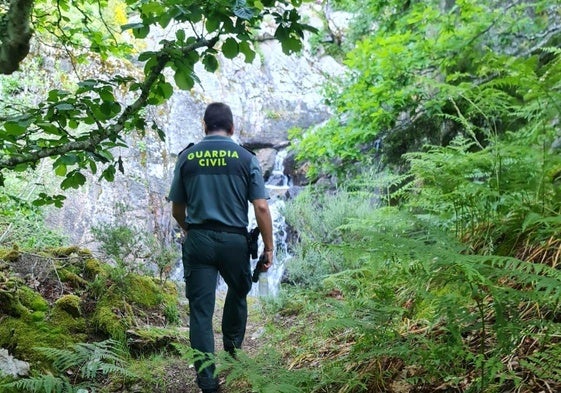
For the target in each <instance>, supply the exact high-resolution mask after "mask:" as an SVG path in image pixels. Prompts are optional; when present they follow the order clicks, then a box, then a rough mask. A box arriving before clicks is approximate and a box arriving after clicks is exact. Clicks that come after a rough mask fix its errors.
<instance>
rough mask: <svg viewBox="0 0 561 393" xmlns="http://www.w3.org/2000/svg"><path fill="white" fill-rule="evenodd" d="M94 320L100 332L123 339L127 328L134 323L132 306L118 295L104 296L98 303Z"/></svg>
mask: <svg viewBox="0 0 561 393" xmlns="http://www.w3.org/2000/svg"><path fill="white" fill-rule="evenodd" d="M92 322H93V325H94V326H95V328H96V329H98V330H99V331H100V332H102V333H105V334H108V335H109V336H111V337H112V338H114V339H116V340H122V339H124V337H125V332H126V331H127V329H129V328H130V327H131V326H132V324H133V311H132V307H131V306H130V304H128V303H127V302H126V301H124V300H123V299H122V298H118V297H116V296H109V297H106V298H103V299H101V300H100V301H99V303H98V304H97V307H96V309H95V312H94V314H93V317H92Z"/></svg>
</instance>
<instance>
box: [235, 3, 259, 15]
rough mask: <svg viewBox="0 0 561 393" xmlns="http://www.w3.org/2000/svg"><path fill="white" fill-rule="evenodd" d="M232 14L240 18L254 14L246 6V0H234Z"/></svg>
mask: <svg viewBox="0 0 561 393" xmlns="http://www.w3.org/2000/svg"><path fill="white" fill-rule="evenodd" d="M234 15H236V16H237V17H238V18H241V19H246V20H248V19H251V18H253V17H254V16H255V13H254V12H253V10H252V9H251V8H250V7H248V6H247V2H246V0H236V3H235V4H234Z"/></svg>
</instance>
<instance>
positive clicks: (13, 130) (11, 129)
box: [4, 121, 27, 136]
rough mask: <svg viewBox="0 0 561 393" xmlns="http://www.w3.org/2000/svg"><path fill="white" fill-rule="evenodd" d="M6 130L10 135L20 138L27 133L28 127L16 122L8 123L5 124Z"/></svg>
mask: <svg viewBox="0 0 561 393" xmlns="http://www.w3.org/2000/svg"><path fill="white" fill-rule="evenodd" d="M4 129H5V130H6V132H7V133H8V135H13V136H20V135H22V134H24V133H25V131H27V127H25V126H23V125H22V124H20V123H19V122H16V121H7V122H5V123H4Z"/></svg>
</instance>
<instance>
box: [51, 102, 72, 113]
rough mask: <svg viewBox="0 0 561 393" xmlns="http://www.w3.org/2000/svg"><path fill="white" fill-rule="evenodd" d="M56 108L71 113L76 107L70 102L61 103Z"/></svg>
mask: <svg viewBox="0 0 561 393" xmlns="http://www.w3.org/2000/svg"><path fill="white" fill-rule="evenodd" d="M55 108H56V109H58V110H59V111H71V110H73V109H74V105H72V104H70V103H68V102H61V103H60V104H56V105H55Z"/></svg>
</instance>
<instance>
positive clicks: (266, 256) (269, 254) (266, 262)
mask: <svg viewBox="0 0 561 393" xmlns="http://www.w3.org/2000/svg"><path fill="white" fill-rule="evenodd" d="M273 257H274V253H273V250H270V251H269V250H264V251H263V252H262V253H261V256H260V257H259V260H261V261H263V264H262V265H261V271H262V272H266V271H267V270H269V268H270V267H271V266H273Z"/></svg>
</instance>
